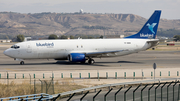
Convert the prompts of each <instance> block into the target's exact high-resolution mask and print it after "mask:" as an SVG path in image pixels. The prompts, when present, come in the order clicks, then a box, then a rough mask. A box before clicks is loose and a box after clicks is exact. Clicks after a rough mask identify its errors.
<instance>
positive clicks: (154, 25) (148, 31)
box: [125, 10, 161, 39]
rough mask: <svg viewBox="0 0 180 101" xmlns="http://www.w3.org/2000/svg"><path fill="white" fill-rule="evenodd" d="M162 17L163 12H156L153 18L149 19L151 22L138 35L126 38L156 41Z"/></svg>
mask: <svg viewBox="0 0 180 101" xmlns="http://www.w3.org/2000/svg"><path fill="white" fill-rule="evenodd" d="M160 16H161V10H156V11H154V13H153V14H152V16H151V17H150V18H149V20H148V21H147V22H146V23H145V24H144V26H143V27H142V29H141V30H140V31H139V32H138V33H137V34H134V35H131V36H128V37H125V38H138V39H155V37H156V32H157V29H158V25H159V19H160Z"/></svg>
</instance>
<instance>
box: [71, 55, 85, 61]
mask: <svg viewBox="0 0 180 101" xmlns="http://www.w3.org/2000/svg"><path fill="white" fill-rule="evenodd" d="M69 61H70V62H85V61H86V59H85V54H82V53H71V54H70V55H69Z"/></svg>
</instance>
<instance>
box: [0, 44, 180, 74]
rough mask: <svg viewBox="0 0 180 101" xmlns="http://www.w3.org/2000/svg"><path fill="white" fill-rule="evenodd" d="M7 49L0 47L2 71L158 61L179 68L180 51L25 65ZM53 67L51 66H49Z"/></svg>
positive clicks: (148, 64) (125, 66)
mask: <svg viewBox="0 0 180 101" xmlns="http://www.w3.org/2000/svg"><path fill="white" fill-rule="evenodd" d="M5 49H7V48H5V47H0V57H1V58H0V72H4V71H42V70H43V71H61V70H104V69H109V68H111V69H131V68H133V69H136V68H138V69H139V68H141V69H143V68H144V69H145V68H152V65H153V63H156V64H157V65H158V66H159V67H161V68H171V67H173V68H178V67H179V66H178V65H179V64H180V63H179V61H180V51H142V52H139V53H134V54H130V55H126V56H120V57H111V58H102V59H99V58H94V60H95V64H93V65H89V64H87V63H86V64H80V63H69V62H68V61H56V60H53V59H50V60H25V64H24V65H20V64H19V61H14V59H13V58H9V57H7V56H5V55H4V54H3V51H4V50H5ZM49 67H51V68H49Z"/></svg>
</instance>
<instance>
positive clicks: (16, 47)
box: [11, 45, 20, 49]
mask: <svg viewBox="0 0 180 101" xmlns="http://www.w3.org/2000/svg"><path fill="white" fill-rule="evenodd" d="M11 48H14V49H18V48H20V46H17V45H13V46H11Z"/></svg>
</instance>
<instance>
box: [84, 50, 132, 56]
mask: <svg viewBox="0 0 180 101" xmlns="http://www.w3.org/2000/svg"><path fill="white" fill-rule="evenodd" d="M123 51H128V50H116V51H103V52H88V53H85V55H86V56H95V57H96V56H98V55H103V54H115V53H117V52H123Z"/></svg>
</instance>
